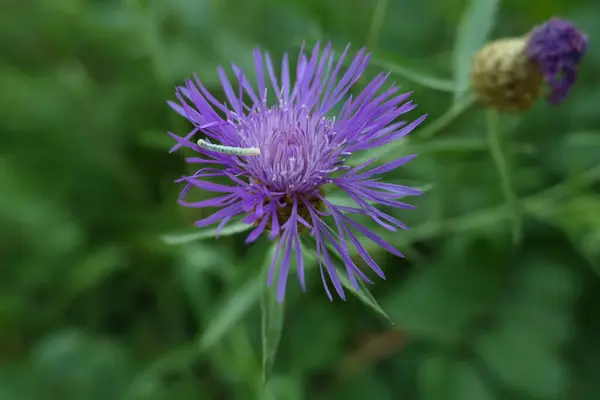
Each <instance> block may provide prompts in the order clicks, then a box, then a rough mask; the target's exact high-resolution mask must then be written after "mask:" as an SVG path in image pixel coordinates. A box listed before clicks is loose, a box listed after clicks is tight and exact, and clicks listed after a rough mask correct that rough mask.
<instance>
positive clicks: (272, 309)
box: [260, 246, 285, 385]
mask: <svg viewBox="0 0 600 400" xmlns="http://www.w3.org/2000/svg"><path fill="white" fill-rule="evenodd" d="M273 248H275V246H273ZM271 255H272V252H271ZM275 288H276V287H271V288H269V287H265V288H264V289H263V293H262V297H261V303H260V305H261V338H262V379H263V385H266V383H267V380H268V377H269V374H270V373H271V369H272V367H273V363H274V361H275V355H276V354H277V348H278V346H279V341H280V340H281V334H282V332H283V322H284V319H285V306H284V303H279V302H278V301H277V296H276V291H275Z"/></svg>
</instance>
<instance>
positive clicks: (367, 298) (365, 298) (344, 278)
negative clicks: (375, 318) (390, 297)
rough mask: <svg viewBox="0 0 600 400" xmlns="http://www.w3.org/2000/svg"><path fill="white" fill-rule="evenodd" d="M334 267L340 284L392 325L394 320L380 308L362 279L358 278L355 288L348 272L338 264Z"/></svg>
mask: <svg viewBox="0 0 600 400" xmlns="http://www.w3.org/2000/svg"><path fill="white" fill-rule="evenodd" d="M335 269H336V271H337V273H338V275H339V277H340V281H341V282H342V285H344V287H345V288H346V289H348V290H350V291H351V292H352V294H353V295H354V296H356V298H357V299H359V300H360V301H361V302H363V304H365V305H366V306H367V307H369V308H371V309H372V310H373V311H375V312H376V313H377V314H379V315H381V316H382V317H383V318H385V319H386V320H387V321H388V322H389V323H390V325H394V321H392V319H391V318H390V317H389V315H387V313H386V312H385V311H383V309H382V308H381V306H380V305H379V303H377V300H375V297H373V295H372V294H371V292H369V288H367V286H366V285H365V283H364V282H363V281H361V280H360V279H358V288H359V290H356V289H355V288H354V286H353V285H352V283H350V279H348V273H347V272H346V270H345V269H344V268H341V267H340V266H339V265H336V266H335Z"/></svg>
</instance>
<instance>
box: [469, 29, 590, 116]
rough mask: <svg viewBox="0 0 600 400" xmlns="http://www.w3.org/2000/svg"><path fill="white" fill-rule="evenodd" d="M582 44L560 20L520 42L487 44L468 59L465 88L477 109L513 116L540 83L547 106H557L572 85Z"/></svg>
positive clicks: (534, 96) (524, 106) (537, 92)
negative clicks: (546, 88)
mask: <svg viewBox="0 0 600 400" xmlns="http://www.w3.org/2000/svg"><path fill="white" fill-rule="evenodd" d="M587 42H588V39H587V36H586V35H585V34H583V33H581V32H580V31H578V30H577V29H576V28H575V26H574V25H572V24H570V23H569V22H566V21H563V20H560V19H551V20H549V21H548V22H546V23H544V24H543V25H540V26H538V27H535V28H534V29H532V30H531V32H529V33H528V34H527V35H526V36H523V37H520V38H508V39H500V40H496V41H493V42H490V43H488V44H486V45H485V46H484V47H483V48H482V49H481V50H480V51H479V53H477V54H476V55H475V57H474V59H473V64H472V68H471V88H472V90H473V92H474V94H475V96H476V97H477V100H478V101H479V102H480V103H481V104H482V105H484V106H486V107H489V108H494V109H497V110H499V111H504V112H517V111H524V110H527V109H528V108H530V107H531V106H532V105H533V104H534V103H535V102H536V101H537V100H538V98H539V97H540V96H541V94H542V91H543V84H544V82H545V83H546V84H547V85H548V86H549V91H548V93H547V95H546V100H547V102H548V103H549V104H551V105H558V104H560V103H561V102H562V101H563V100H564V99H565V98H566V96H567V94H568V92H569V90H570V88H571V87H572V86H573V84H574V83H575V81H576V78H577V67H578V65H579V62H580V61H581V58H582V57H583V55H584V54H585V51H586V49H587Z"/></svg>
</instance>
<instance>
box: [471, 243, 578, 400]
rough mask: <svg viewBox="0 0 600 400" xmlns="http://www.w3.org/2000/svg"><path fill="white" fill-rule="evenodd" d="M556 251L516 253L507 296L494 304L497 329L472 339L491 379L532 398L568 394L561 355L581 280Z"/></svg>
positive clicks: (551, 397) (551, 249) (566, 341)
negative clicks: (517, 259)
mask: <svg viewBox="0 0 600 400" xmlns="http://www.w3.org/2000/svg"><path fill="white" fill-rule="evenodd" d="M530 249H532V248H531V247H530ZM533 249H535V248H533ZM561 254H562V253H561V252H559V251H558V250H555V249H553V248H548V247H546V245H543V244H541V245H540V246H539V248H538V249H537V250H535V253H531V254H530V255H528V254H524V255H521V257H520V260H521V261H520V262H519V264H518V265H516V268H515V271H517V272H518V274H517V275H516V276H515V277H514V278H513V279H514V281H513V282H512V285H511V289H512V291H511V296H510V298H508V299H506V301H505V302H504V303H500V304H498V305H497V309H498V315H497V318H496V320H497V323H496V325H497V326H498V328H496V329H494V330H490V331H488V332H486V333H485V334H483V335H482V336H480V337H479V338H477V339H476V340H475V349H476V352H477V355H478V356H479V358H480V359H481V360H482V361H483V362H484V363H485V366H486V367H487V369H488V370H489V371H490V372H491V373H493V374H494V376H495V377H496V379H497V380H498V381H500V382H502V383H503V384H504V385H507V386H509V387H511V388H512V389H514V390H519V391H522V392H526V393H527V394H529V395H530V396H531V397H532V398H533V397H535V398H540V399H564V398H567V397H568V396H566V390H567V387H568V371H567V368H566V364H565V363H564V360H563V359H562V358H561V353H562V349H563V347H564V345H565V344H566V343H569V340H570V339H571V338H572V328H573V321H572V309H573V306H574V304H575V302H576V301H577V297H578V292H579V290H580V289H579V287H580V284H579V282H578V281H577V275H576V274H575V272H574V271H575V270H576V268H575V267H576V266H574V265H573V264H572V262H573V259H572V258H569V257H566V256H562V255H561ZM515 278H516V279H515Z"/></svg>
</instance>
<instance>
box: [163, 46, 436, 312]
mask: <svg viewBox="0 0 600 400" xmlns="http://www.w3.org/2000/svg"><path fill="white" fill-rule="evenodd" d="M347 50H348V48H346V51H344V53H343V54H342V55H341V57H339V60H338V61H337V62H334V59H335V58H334V52H333V50H332V49H331V46H330V45H329V44H328V45H327V46H326V47H325V49H324V50H323V52H322V53H321V52H319V45H318V44H317V46H316V47H315V49H314V50H313V52H312V55H311V56H310V58H308V57H306V56H305V55H304V54H303V52H301V53H300V56H299V60H298V64H297V68H296V80H295V81H294V82H293V83H292V82H291V81H290V71H289V64H288V58H287V56H284V58H283V61H282V66H281V75H280V76H277V75H276V74H275V72H274V67H273V64H272V62H271V59H270V57H269V55H268V54H266V57H265V58H266V62H264V61H263V55H262V53H261V52H260V51H259V50H258V49H257V50H256V51H255V53H254V61H255V69H256V81H257V85H256V88H254V87H253V86H252V85H251V84H250V83H249V81H248V80H247V79H246V78H245V76H244V75H243V74H242V72H241V70H240V69H239V68H238V67H237V66H235V65H234V66H233V71H234V73H235V75H236V76H237V81H238V82H237V83H238V90H237V91H234V89H233V87H232V85H231V83H230V81H229V80H228V78H227V77H226V75H225V73H224V71H223V70H222V69H219V75H220V78H221V83H222V85H223V89H224V92H225V95H226V97H227V100H228V102H229V104H228V105H226V104H222V103H220V102H219V101H218V100H217V99H216V98H215V97H214V96H212V95H211V93H210V92H209V91H208V90H207V89H206V88H205V87H204V86H203V85H202V83H201V82H200V80H199V79H198V78H197V77H196V80H195V82H192V81H191V80H188V81H186V84H185V87H179V88H178V90H177V92H176V94H177V98H178V99H179V101H180V102H179V104H176V103H173V102H170V105H171V106H172V107H173V108H174V109H175V110H176V111H177V112H178V113H179V114H181V115H182V116H184V117H185V118H187V119H188V120H189V121H190V122H191V123H192V124H193V125H194V129H193V130H192V131H191V132H190V133H189V134H188V135H186V136H185V137H179V136H177V135H174V134H172V133H170V135H171V136H172V137H173V138H175V140H177V142H178V143H177V144H176V145H175V146H174V147H173V149H172V151H175V150H177V149H179V148H181V147H182V146H183V147H188V148H191V149H193V150H195V151H197V152H198V153H201V154H202V155H203V156H205V158H202V157H193V158H189V159H187V161H188V162H190V163H198V164H206V165H207V167H205V168H201V169H200V170H199V171H198V172H196V173H195V174H194V175H192V176H186V177H183V178H181V179H179V180H178V181H180V182H186V186H185V187H184V189H183V191H182V195H181V198H180V200H179V202H180V204H182V205H184V206H187V207H197V208H204V207H214V208H217V209H218V210H217V211H216V212H214V213H213V214H212V215H210V216H208V217H206V218H204V219H202V220H200V221H197V222H196V225H197V226H206V225H210V224H213V223H219V226H218V229H217V230H220V229H221V228H223V226H225V224H227V223H228V222H229V221H230V220H231V219H232V218H234V217H236V216H243V221H244V222H246V223H248V224H251V225H253V229H252V231H251V233H250V234H249V235H248V237H247V240H246V242H248V243H249V242H252V241H254V240H256V239H257V238H258V237H259V236H260V235H261V234H262V233H263V232H265V231H266V232H268V233H269V236H270V237H271V238H272V239H275V238H277V239H278V244H277V248H276V255H275V257H274V260H273V263H272V265H271V269H270V271H269V275H268V282H269V284H270V283H271V282H272V280H273V276H274V271H275V267H276V264H277V260H278V256H279V254H280V253H281V262H280V264H279V278H278V284H277V294H278V299H279V300H280V301H282V300H283V296H284V292H285V287H286V281H287V276H288V273H289V269H290V263H291V258H292V253H295V261H296V264H297V269H298V275H299V279H300V283H301V285H302V287H303V288H304V287H305V282H304V267H303V263H302V248H301V245H300V239H299V235H300V232H302V231H306V232H310V234H311V235H312V236H313V237H314V240H315V247H316V250H317V256H318V258H319V264H320V267H321V276H322V279H323V284H324V286H325V289H326V291H327V294H328V295H329V297H330V298H332V297H331V293H330V291H329V288H328V284H327V283H326V276H328V277H329V280H330V281H331V283H332V284H333V286H334V288H335V290H336V292H337V293H338V295H339V296H340V297H342V298H345V294H344V290H343V288H342V286H341V281H340V278H339V276H338V273H337V272H336V270H335V268H334V266H333V263H332V260H331V256H330V254H329V251H330V250H329V248H333V249H335V251H337V252H338V253H339V255H340V256H341V258H342V259H343V260H344V262H345V267H346V273H347V274H348V278H349V280H350V282H351V283H352V284H353V285H354V286H355V287H358V286H357V285H358V282H357V278H358V279H361V280H363V281H365V282H370V280H369V279H368V278H367V276H366V275H365V274H364V273H363V272H362V271H361V270H360V269H358V267H357V266H356V265H355V264H354V262H353V261H352V259H351V257H350V253H349V248H350V247H352V246H353V247H355V248H356V250H357V253H358V254H359V255H360V256H361V257H362V258H363V259H364V260H365V262H366V263H367V265H369V266H370V267H371V269H373V270H374V271H375V272H376V273H377V274H378V275H379V276H381V277H382V278H383V277H384V275H383V272H382V271H381V269H380V268H379V267H378V266H377V264H376V263H375V262H374V261H373V259H372V258H371V257H370V256H369V255H368V253H367V252H366V250H365V248H364V246H363V245H362V244H361V242H360V240H359V238H360V239H362V238H363V237H365V238H367V239H369V240H371V241H373V242H375V243H377V244H378V245H380V246H381V247H383V248H384V249H386V250H388V251H390V252H392V253H393V254H396V255H398V256H402V254H401V253H400V252H398V250H396V249H395V248H393V247H392V246H391V245H390V244H389V243H387V242H385V241H384V240H383V239H382V238H381V237H379V236H378V235H376V234H375V233H374V232H372V231H371V230H370V229H368V228H366V227H365V226H364V225H362V224H360V223H358V222H356V221H354V220H353V219H352V218H350V216H349V215H352V214H354V215H362V216H367V217H370V218H371V219H372V220H374V221H375V222H376V223H377V224H379V225H380V226H381V227H383V228H385V229H388V230H392V231H394V230H396V229H397V228H401V229H406V227H405V226H404V225H403V224H402V223H401V222H400V221H398V220H396V219H395V218H393V217H392V216H390V215H388V214H385V213H383V212H382V211H380V210H378V209H377V208H376V207H375V205H377V204H380V205H385V206H388V207H396V208H411V207H410V206H408V205H406V204H404V203H401V202H399V201H398V199H399V198H401V197H405V196H411V195H418V194H420V192H419V191H418V190H416V189H412V188H409V187H405V186H401V185H397V184H392V183H383V182H381V181H380V177H379V175H380V174H383V173H385V172H388V171H391V170H393V169H395V168H397V167H399V166H401V165H403V164H404V163H406V162H408V161H409V160H410V159H412V158H413V156H408V157H403V158H400V159H398V160H396V161H392V162H390V163H387V164H384V165H382V166H379V167H376V168H371V169H368V168H369V167H370V165H371V164H372V163H373V161H374V160H370V161H368V162H366V163H363V164H361V165H358V166H351V165H348V164H347V163H346V161H347V159H348V158H349V157H350V156H351V155H352V154H353V153H354V152H356V151H361V150H368V149H371V148H374V147H378V146H383V145H386V144H389V143H392V142H393V141H395V140H397V139H399V138H401V137H403V136H405V135H406V134H408V133H409V132H410V131H412V130H413V129H414V128H415V127H416V126H417V125H418V124H419V123H420V122H421V121H422V120H423V119H424V116H422V117H420V118H418V119H417V120H416V121H414V122H412V123H410V124H406V123H405V122H404V121H396V119H397V117H399V116H400V115H402V114H404V113H406V112H408V111H410V110H412V109H413V108H414V107H415V105H414V104H412V102H410V101H408V102H407V101H406V100H407V98H408V96H409V95H408V94H398V88H396V87H393V86H392V87H390V88H388V89H385V90H380V89H382V87H383V85H384V83H385V81H386V79H387V77H388V75H387V74H380V75H379V76H377V77H376V78H375V79H374V80H373V81H372V82H371V83H369V84H368V85H367V86H366V87H365V89H364V90H363V91H362V92H361V93H360V94H358V95H357V96H356V97H353V96H349V97H348V98H347V99H345V100H344V98H345V97H346V95H347V93H348V92H349V90H350V89H351V87H352V86H353V85H354V84H355V83H356V82H357V80H358V79H359V78H360V76H361V75H362V73H363V72H364V70H365V69H366V66H367V63H368V59H369V55H368V54H366V52H365V50H364V49H363V50H362V51H360V52H359V53H358V55H357V56H356V57H355V58H354V59H353V60H352V62H351V63H350V65H349V66H348V68H347V70H345V71H344V72H343V73H342V65H343V60H344V57H345V54H346V52H347ZM265 64H266V71H267V73H265V70H264V66H265ZM267 79H268V80H269V81H270V86H271V89H267V84H266V82H265V81H266V80H267ZM268 91H271V92H273V93H274V94H275V95H276V99H277V102H276V104H275V105H269V103H268V102H267V98H268V96H267V93H268ZM248 100H249V101H250V102H251V105H248V104H246V102H247V101H248ZM338 104H341V105H342V107H341V110H340V111H339V113H337V115H336V117H333V116H331V115H330V114H331V112H332V110H333V108H334V107H335V106H336V105H338ZM200 133H202V134H203V136H205V137H207V138H210V139H211V140H213V141H216V142H219V143H220V145H223V146H226V148H225V150H224V151H225V152H228V151H229V150H227V149H231V151H229V153H227V154H222V153H219V152H215V151H212V150H210V148H205V146H203V147H200V146H198V145H196V144H195V143H194V142H193V141H192V138H194V137H195V136H197V135H198V134H200ZM203 140H204V139H203ZM234 148H235V149H240V148H243V149H246V148H249V149H252V151H251V152H250V153H251V154H253V155H235V154H233V153H234V152H235V150H234ZM250 153H247V154H250ZM217 167H218V168H217ZM213 178H217V179H220V180H223V179H225V180H229V181H230V183H231V184H230V185H224V184H221V183H215V182H213V181H211V179H213ZM326 185H331V186H337V187H338V188H339V189H341V190H342V191H344V192H345V193H346V194H347V195H348V196H349V197H350V198H351V199H352V200H354V202H355V203H356V206H354V207H349V206H342V205H336V204H332V203H331V202H330V201H328V200H327V199H326V197H325V196H324V187H325V186H326ZM192 187H195V188H200V189H202V190H204V191H210V192H216V193H221V195H220V196H219V197H215V198H212V199H208V200H203V201H200V202H196V203H189V202H187V201H185V200H184V197H185V196H186V194H187V192H188V191H189V190H190V188H192ZM356 233H358V235H357V234H356Z"/></svg>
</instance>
